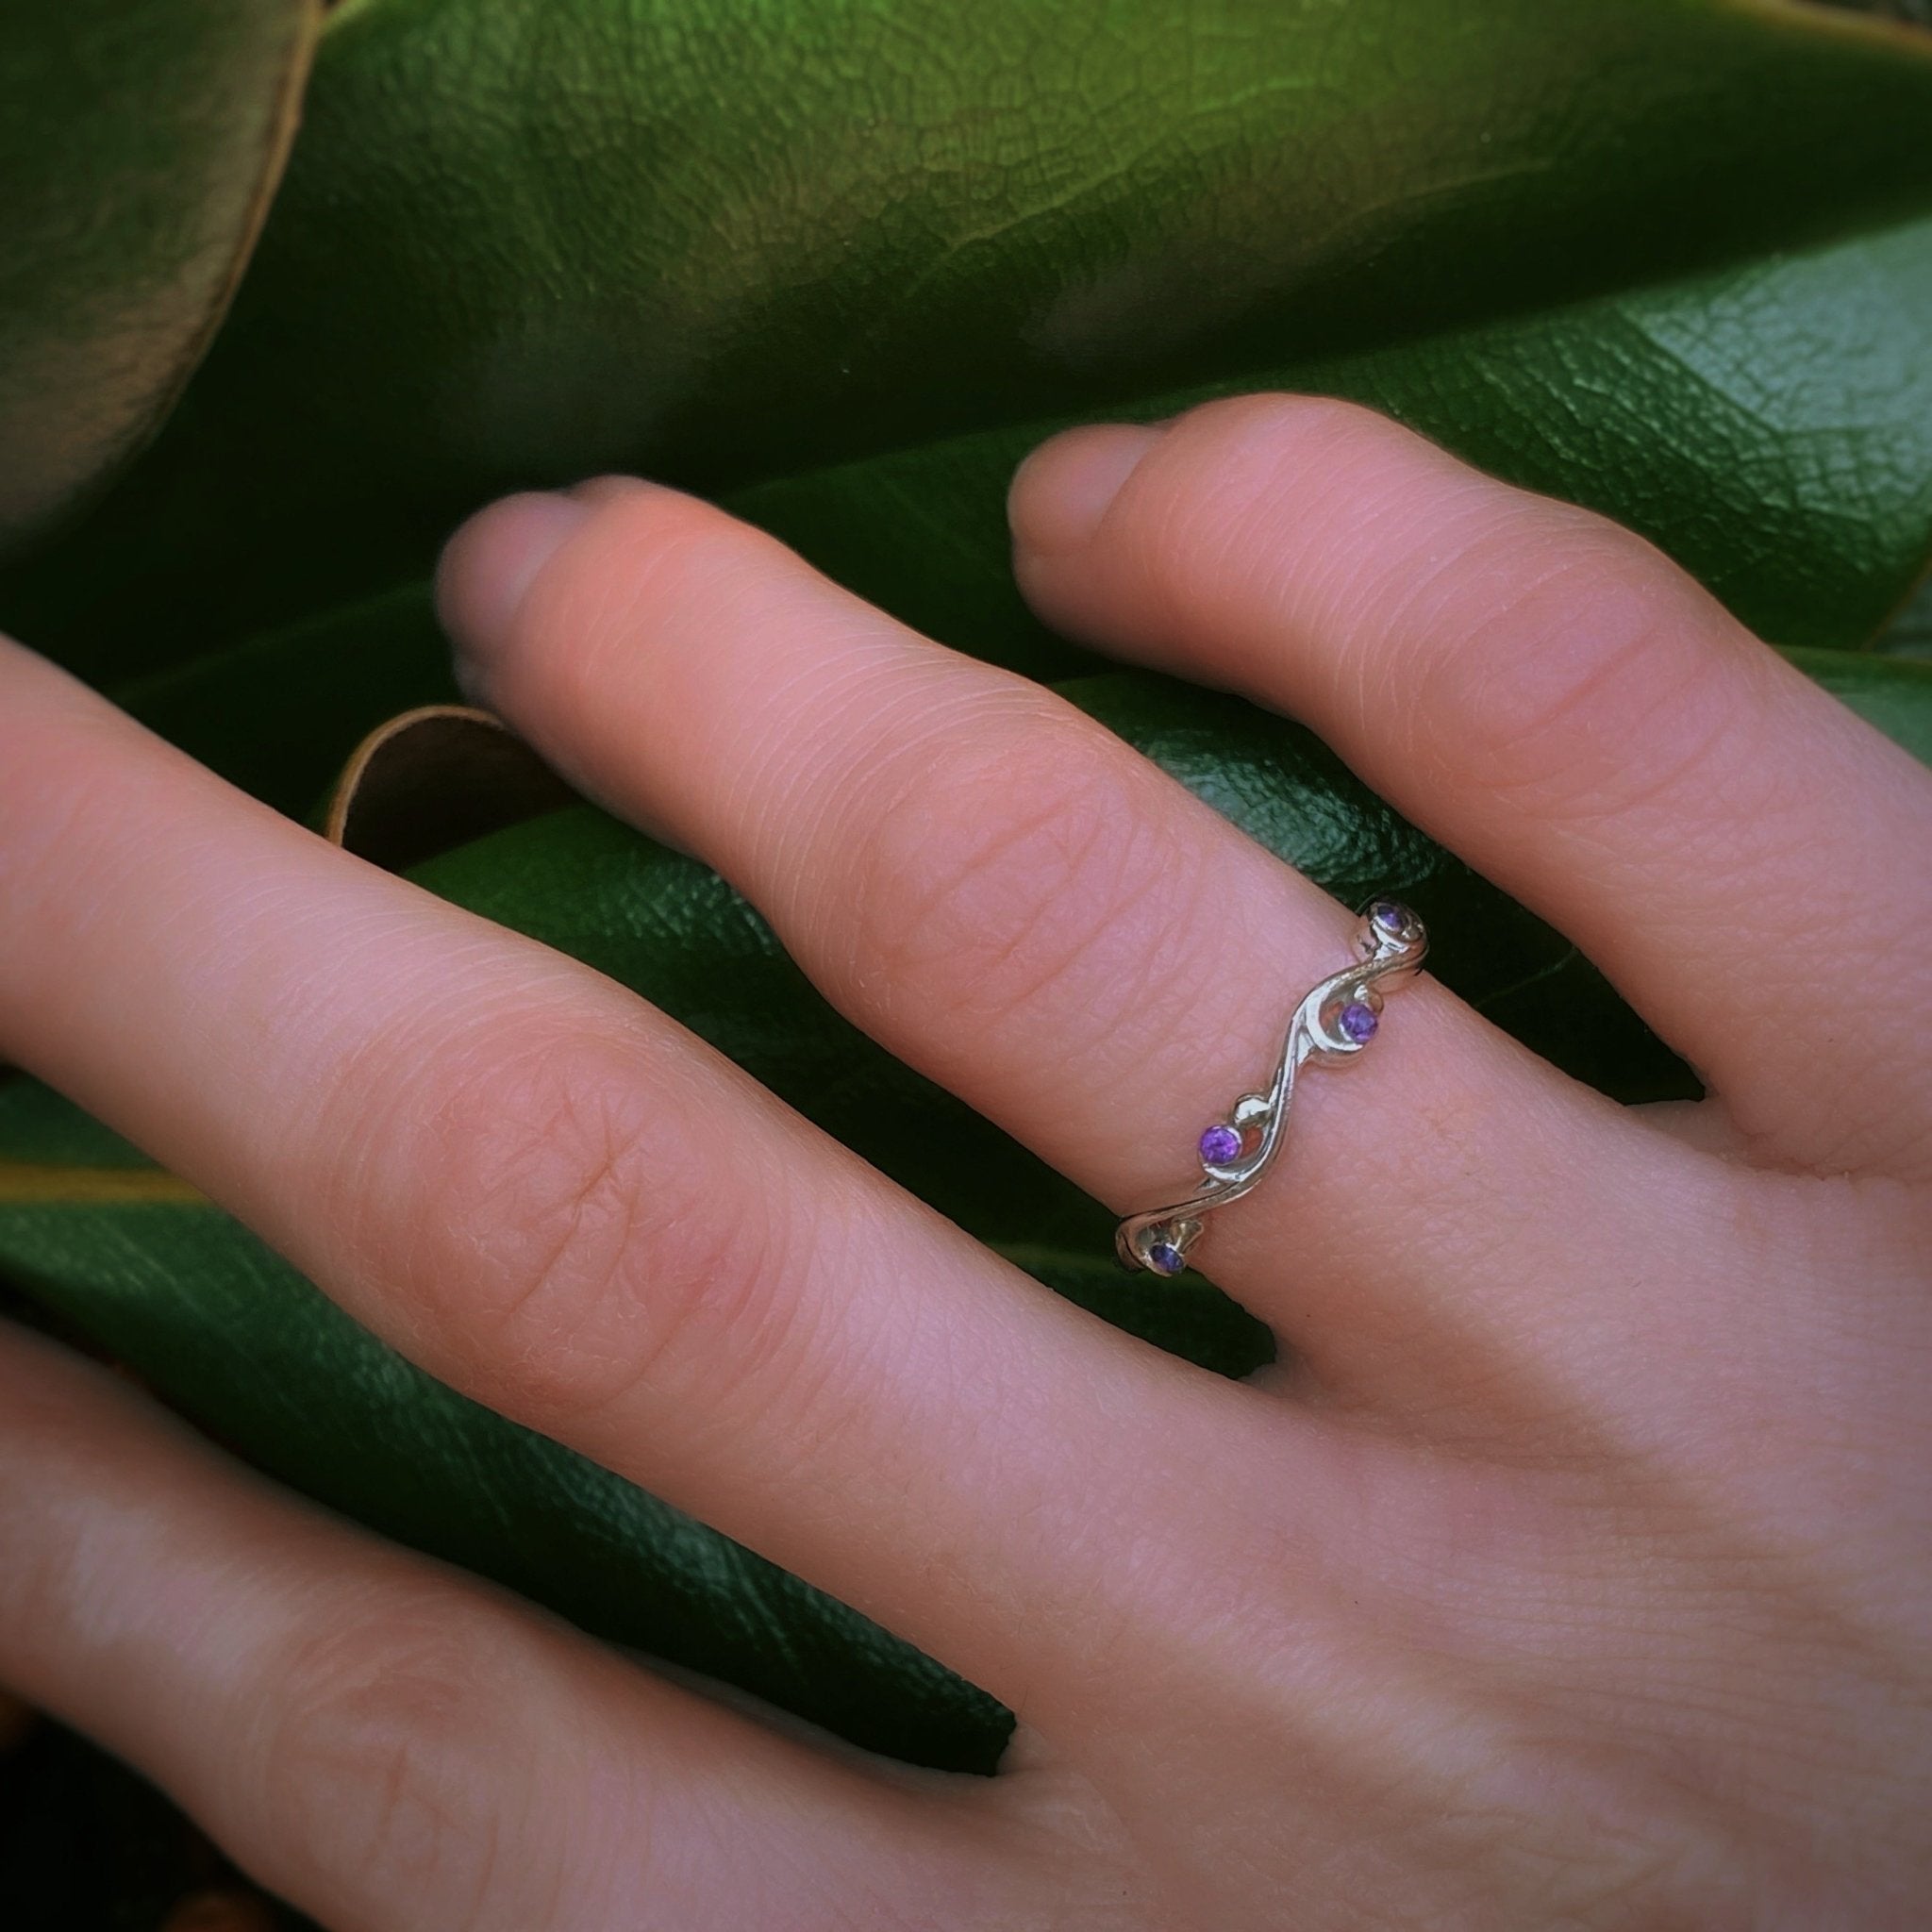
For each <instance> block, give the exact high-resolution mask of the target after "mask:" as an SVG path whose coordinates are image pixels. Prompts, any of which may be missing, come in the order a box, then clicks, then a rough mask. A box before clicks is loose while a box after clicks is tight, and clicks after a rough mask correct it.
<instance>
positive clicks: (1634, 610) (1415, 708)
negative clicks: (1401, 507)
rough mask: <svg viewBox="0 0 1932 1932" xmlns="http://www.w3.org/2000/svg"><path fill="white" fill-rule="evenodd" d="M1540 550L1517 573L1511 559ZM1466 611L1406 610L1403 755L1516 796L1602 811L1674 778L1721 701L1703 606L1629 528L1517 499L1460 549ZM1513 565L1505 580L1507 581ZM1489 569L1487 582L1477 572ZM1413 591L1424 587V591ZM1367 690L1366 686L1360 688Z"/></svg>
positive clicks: (1719, 713)
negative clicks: (1438, 614)
mask: <svg viewBox="0 0 1932 1932" xmlns="http://www.w3.org/2000/svg"><path fill="white" fill-rule="evenodd" d="M1539 555H1540V556H1542V557H1543V558H1547V559H1549V560H1548V561H1547V562H1545V563H1544V564H1543V566H1542V567H1541V568H1540V569H1537V570H1535V571H1533V572H1531V573H1530V574H1528V575H1524V572H1523V568H1522V559H1523V558H1525V557H1537V556H1539ZM1457 577H1458V580H1459V583H1461V584H1467V585H1469V586H1472V587H1474V590H1473V591H1472V592H1471V602H1470V605H1469V607H1468V608H1467V614H1466V615H1465V614H1457V615H1455V616H1452V617H1451V618H1450V619H1449V621H1448V622H1446V623H1441V624H1436V625H1432V624H1431V623H1430V622H1428V617H1429V614H1430V613H1429V612H1428V611H1427V610H1426V608H1418V609H1417V610H1414V611H1412V612H1411V617H1412V618H1415V619H1419V620H1420V621H1418V622H1412V623H1411V624H1410V625H1406V626H1405V629H1406V630H1407V634H1408V637H1409V639H1410V641H1409V642H1408V644H1407V648H1406V649H1398V650H1397V651H1395V652H1393V653H1391V658H1390V661H1389V666H1388V675H1390V676H1391V677H1392V678H1398V679H1402V680H1403V681H1405V682H1407V684H1408V687H1409V697H1408V700H1407V703H1406V704H1405V705H1403V706H1401V707H1399V708H1397V709H1398V711H1399V712H1400V713H1406V714H1407V716H1408V717H1409V718H1411V719H1412V720H1413V721H1414V729H1415V730H1416V732H1417V735H1418V737H1419V738H1420V737H1423V736H1424V735H1425V738H1426V742H1425V743H1418V744H1417V745H1416V746H1414V747H1413V749H1414V752H1415V755H1416V756H1417V757H1418V758H1428V759H1429V760H1430V761H1431V762H1433V763H1436V764H1439V765H1441V766H1444V767H1447V768H1448V769H1447V773H1446V775H1447V776H1448V777H1450V778H1451V779H1452V780H1453V781H1454V782H1456V783H1457V784H1461V785H1469V786H1473V787H1474V788H1477V789H1478V790H1480V791H1491V792H1494V793H1502V794H1507V797H1508V798H1509V800H1510V802H1511V803H1512V804H1513V805H1515V806H1517V807H1518V808H1536V809H1539V810H1545V811H1552V812H1557V813H1565V812H1569V811H1574V810H1578V809H1582V808H1585V807H1586V806H1587V808H1588V809H1589V810H1590V812H1591V815H1592V816H1604V815H1607V814H1611V813H1615V812H1617V811H1620V810H1623V809H1625V808H1628V807H1630V806H1632V805H1634V804H1636V803H1638V802H1640V800H1641V798H1642V797H1643V796H1644V795H1645V794H1646V793H1648V792H1651V791H1656V790H1658V789H1660V788H1662V787H1665V786H1668V785H1672V784H1674V783H1675V782H1676V781H1677V780H1678V779H1679V778H1681V777H1682V776H1683V775H1684V774H1686V773H1687V771H1689V770H1690V769H1691V768H1692V767H1693V766H1695V765H1696V764H1697V762H1698V761H1699V760H1700V759H1701V758H1703V757H1704V755H1705V754H1706V753H1707V751H1708V749H1709V748H1710V746H1711V744H1712V742H1713V741H1714V739H1715V737H1716V735H1717V733H1718V730H1719V728H1720V727H1721V725H1722V724H1723V723H1724V720H1725V718H1726V717H1727V715H1729V714H1730V711H1731V708H1730V707H1729V705H1728V704H1727V703H1726V701H1725V698H1724V691H1723V690H1722V689H1721V686H1722V683H1723V679H1724V674H1725V666H1726V659H1725V658H1724V654H1723V653H1722V652H1720V651H1718V650H1716V649H1713V648H1709V644H1710V640H1709V638H1708V637H1707V636H1703V635H1700V633H1701V632H1703V633H1707V632H1708V631H1709V630H1710V627H1711V620H1710V616H1709V614H1708V613H1707V612H1704V611H1700V610H1698V609H1697V608H1695V602H1694V598H1693V597H1692V595H1691V592H1690V591H1689V587H1688V586H1687V585H1686V584H1685V583H1683V582H1681V581H1679V580H1678V579H1677V578H1676V576H1675V575H1674V571H1673V570H1672V569H1671V568H1670V567H1669V566H1667V565H1665V564H1664V563H1663V562H1662V560H1661V559H1660V558H1658V557H1657V555H1656V553H1655V552H1654V551H1652V550H1651V549H1650V546H1649V545H1648V544H1646V543H1644V542H1643V541H1642V540H1641V539H1640V538H1637V537H1635V536H1633V535H1631V534H1630V533H1629V532H1627V531H1624V530H1621V529H1619V528H1617V527H1616V526H1615V525H1611V524H1607V523H1604V522H1602V521H1601V520H1599V519H1597V518H1595V517H1593V516H1591V515H1589V514H1588V513H1587V512H1584V511H1580V510H1573V509H1571V508H1568V507H1567V506H1552V505H1548V504H1544V503H1541V502H1538V501H1536V500H1534V499H1524V501H1523V502H1522V503H1521V504H1519V505H1514V506H1512V507H1511V508H1510V509H1509V510H1507V511H1506V512H1505V513H1503V514H1502V515H1500V516H1497V517H1495V518H1494V519H1493V520H1492V521H1491V524H1490V525H1489V527H1488V528H1486V529H1485V530H1484V531H1483V532H1482V533H1481V534H1480V535H1479V536H1477V537H1476V538H1475V539H1474V541H1473V542H1472V543H1471V544H1470V546H1469V547H1468V549H1467V550H1466V551H1465V552H1464V553H1463V555H1462V557H1461V558H1460V561H1459V563H1458V566H1457ZM1512 579H1513V581H1512ZM1499 581H1500V582H1503V583H1505V584H1507V589H1506V590H1505V591H1503V593H1502V594H1501V595H1500V596H1498V595H1496V594H1495V593H1494V592H1493V591H1491V590H1488V589H1485V588H1484V587H1485V586H1490V585H1494V584H1495V583H1497V582H1499ZM1425 604H1426V599H1425V600H1424V605H1425ZM1368 696H1369V698H1370V701H1371V702H1374V698H1375V694H1374V693H1370V694H1368Z"/></svg>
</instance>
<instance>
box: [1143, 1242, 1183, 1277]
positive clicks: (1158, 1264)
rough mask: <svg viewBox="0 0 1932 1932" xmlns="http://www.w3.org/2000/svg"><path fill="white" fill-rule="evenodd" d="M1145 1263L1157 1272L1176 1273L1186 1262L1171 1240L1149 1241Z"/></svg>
mask: <svg viewBox="0 0 1932 1932" xmlns="http://www.w3.org/2000/svg"><path fill="white" fill-rule="evenodd" d="M1147 1265H1148V1266H1149V1267H1150V1268H1152V1269H1153V1270H1154V1272H1155V1274H1179V1273H1180V1272H1181V1270H1182V1269H1183V1268H1185V1267H1186V1266H1187V1265H1188V1264H1187V1261H1186V1259H1185V1258H1184V1257H1183V1256H1182V1254H1181V1251H1180V1250H1179V1249H1178V1248H1177V1247H1175V1246H1174V1243H1173V1242H1172V1241H1149V1242H1148V1243H1147Z"/></svg>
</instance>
